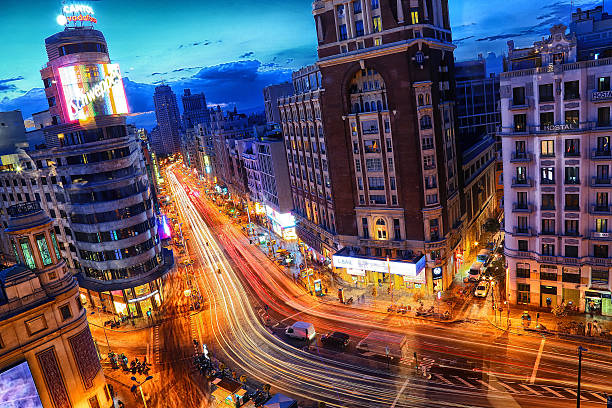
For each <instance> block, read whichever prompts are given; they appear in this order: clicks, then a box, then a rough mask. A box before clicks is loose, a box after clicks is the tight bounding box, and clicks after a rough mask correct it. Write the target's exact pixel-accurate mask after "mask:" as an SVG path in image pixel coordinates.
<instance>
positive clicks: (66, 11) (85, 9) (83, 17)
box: [56, 4, 98, 27]
mask: <svg viewBox="0 0 612 408" xmlns="http://www.w3.org/2000/svg"><path fill="white" fill-rule="evenodd" d="M56 21H57V24H59V25H61V26H72V27H76V26H77V25H79V23H80V25H81V26H82V25H83V23H88V22H89V23H91V24H92V25H93V24H95V23H97V22H98V20H97V19H96V18H95V17H94V10H93V8H91V7H90V6H87V5H85V4H66V5H65V6H64V7H63V8H62V14H60V15H58V16H57V18H56Z"/></svg>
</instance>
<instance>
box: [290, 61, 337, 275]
mask: <svg viewBox="0 0 612 408" xmlns="http://www.w3.org/2000/svg"><path fill="white" fill-rule="evenodd" d="M291 77H292V82H293V88H294V90H295V93H294V94H293V95H291V96H287V97H285V98H280V99H279V100H278V106H279V112H280V118H281V121H280V123H281V126H282V132H283V137H284V139H285V149H286V154H287V164H288V168H289V179H290V186H291V195H292V198H293V200H292V201H293V215H294V216H295V218H296V221H297V224H296V232H297V235H298V237H299V239H300V240H301V241H302V242H304V243H305V244H306V248H308V250H309V252H310V254H311V255H312V256H315V257H317V258H318V259H319V260H320V261H326V263H331V257H332V255H333V254H334V253H335V252H336V251H338V250H339V249H340V245H339V242H338V237H337V234H336V227H335V217H334V205H335V204H334V198H333V197H332V189H331V179H330V175H329V165H328V155H327V154H328V153H327V147H326V146H327V135H326V134H325V133H324V131H323V121H322V116H323V115H324V114H325V112H323V111H322V108H321V97H322V93H323V90H322V82H321V73H320V71H319V69H318V67H317V66H316V65H309V66H307V67H304V68H302V69H300V70H298V71H296V72H294V73H293V74H292V76H291ZM347 166H348V165H347ZM300 202H301V203H309V205H308V207H301V206H298V205H297V203H300ZM312 208H315V209H316V210H317V211H316V212H315V213H311V212H310V210H311V209H312ZM307 211H308V213H307ZM315 214H316V215H315Z"/></svg>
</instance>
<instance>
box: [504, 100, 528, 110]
mask: <svg viewBox="0 0 612 408" xmlns="http://www.w3.org/2000/svg"><path fill="white" fill-rule="evenodd" d="M509 102H510V107H509V109H510V110H525V109H529V105H530V104H531V103H530V101H529V99H527V98H525V99H518V100H514V99H510V101H509Z"/></svg>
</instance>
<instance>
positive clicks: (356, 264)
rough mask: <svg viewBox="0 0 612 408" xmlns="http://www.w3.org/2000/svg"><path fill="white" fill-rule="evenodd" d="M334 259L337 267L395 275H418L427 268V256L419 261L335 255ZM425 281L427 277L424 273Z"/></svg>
mask: <svg viewBox="0 0 612 408" xmlns="http://www.w3.org/2000/svg"><path fill="white" fill-rule="evenodd" d="M332 260H333V263H334V266H335V267H336V268H347V269H353V270H355V269H357V270H365V271H371V272H381V273H391V274H393V275H402V276H409V277H415V278H416V277H417V276H419V275H421V272H422V271H423V269H424V268H425V257H422V258H420V259H419V260H418V261H417V263H411V262H397V261H388V262H387V261H385V260H382V259H372V258H357V257H350V256H338V255H333V256H332ZM422 275H423V281H424V279H425V277H424V274H422Z"/></svg>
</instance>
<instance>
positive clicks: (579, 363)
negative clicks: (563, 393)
mask: <svg viewBox="0 0 612 408" xmlns="http://www.w3.org/2000/svg"><path fill="white" fill-rule="evenodd" d="M583 351H589V350H588V349H586V348H584V347H582V346H578V389H577V390H576V408H580V377H581V376H582V352H583Z"/></svg>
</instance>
